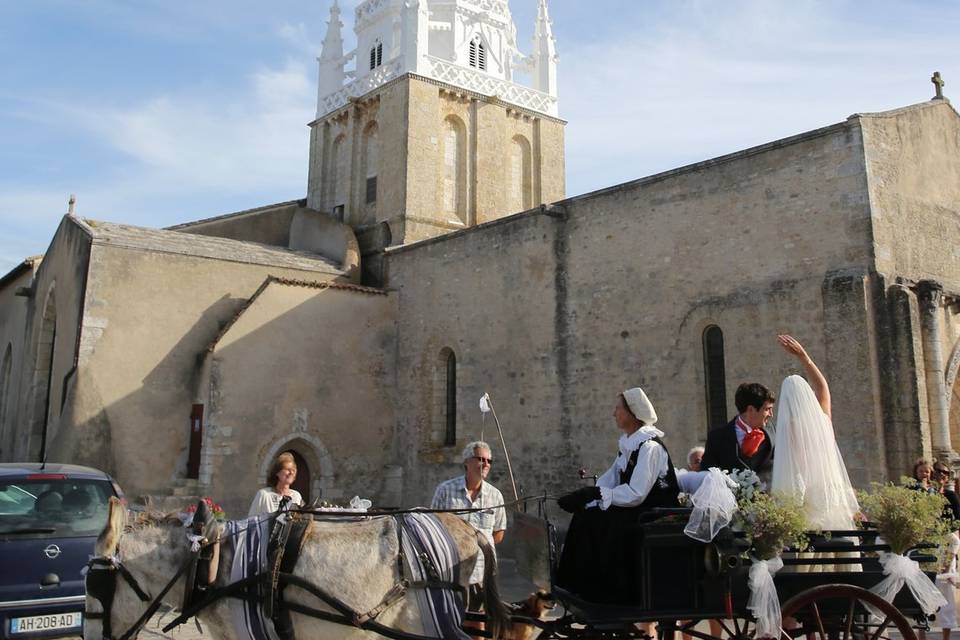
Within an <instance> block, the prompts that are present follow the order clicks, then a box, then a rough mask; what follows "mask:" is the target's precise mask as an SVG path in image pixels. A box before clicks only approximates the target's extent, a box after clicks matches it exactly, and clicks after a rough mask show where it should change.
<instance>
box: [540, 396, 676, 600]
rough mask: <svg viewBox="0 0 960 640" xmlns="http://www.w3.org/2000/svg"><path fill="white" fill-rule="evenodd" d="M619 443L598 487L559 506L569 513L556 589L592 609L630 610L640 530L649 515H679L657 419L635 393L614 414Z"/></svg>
mask: <svg viewBox="0 0 960 640" xmlns="http://www.w3.org/2000/svg"><path fill="white" fill-rule="evenodd" d="M613 417H614V419H615V420H616V422H617V427H618V428H619V429H620V430H621V431H622V432H623V435H621V436H620V442H619V451H618V452H617V457H616V459H615V460H614V462H613V465H611V467H610V468H609V469H608V470H607V471H606V473H604V474H603V475H602V476H600V478H598V479H597V484H596V486H593V487H584V488H582V489H578V490H577V491H574V492H572V493H569V494H567V495H565V496H563V497H562V498H560V499H559V500H558V501H557V502H558V504H559V505H560V508H562V509H563V510H565V511H568V512H570V513H573V514H574V515H573V519H572V520H571V521H570V528H569V530H568V531H567V538H566V540H565V542H564V545H563V552H562V553H561V555H560V566H559V568H558V571H557V584H558V586H560V587H562V588H564V589H566V590H567V591H571V592H573V593H576V594H577V595H579V596H580V597H581V598H583V599H585V600H589V601H593V602H604V603H611V604H613V603H619V604H630V603H631V602H635V601H636V599H637V595H638V585H639V584H640V579H639V578H640V576H639V575H638V572H639V569H640V567H639V565H638V563H637V560H638V558H639V549H638V546H639V545H638V544H637V543H638V538H637V533H638V532H637V529H636V527H635V525H636V523H637V521H638V519H639V517H640V515H641V514H642V513H643V512H645V511H647V510H649V509H652V508H654V507H676V506H678V503H677V494H678V493H679V489H678V487H677V476H676V473H675V472H674V468H673V462H671V460H670V454H669V453H668V452H667V448H666V446H664V444H663V442H662V441H661V440H660V438H661V437H662V436H663V435H664V434H663V432H662V431H660V430H659V429H656V428H654V427H653V425H654V424H655V423H656V422H657V413H656V411H654V408H653V404H651V402H650V400H649V399H648V398H647V395H646V394H645V393H644V392H643V389H641V388H639V387H635V388H633V389H628V390H627V391H624V392H623V393H621V394H620V395H619V396H618V397H617V405H616V408H615V409H614V412H613Z"/></svg>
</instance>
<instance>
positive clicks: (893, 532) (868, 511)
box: [858, 480, 957, 555]
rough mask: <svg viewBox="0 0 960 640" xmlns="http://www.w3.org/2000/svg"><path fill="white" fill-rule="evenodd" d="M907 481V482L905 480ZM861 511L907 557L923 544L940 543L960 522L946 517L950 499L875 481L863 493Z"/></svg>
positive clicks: (898, 552)
mask: <svg viewBox="0 0 960 640" xmlns="http://www.w3.org/2000/svg"><path fill="white" fill-rule="evenodd" d="M901 482H903V480H901ZM858 497H859V500H860V508H861V509H862V510H863V512H864V514H865V515H866V516H867V519H868V520H869V521H870V522H872V523H873V524H875V525H876V527H877V531H878V532H879V533H880V536H881V537H882V538H883V539H884V540H885V541H886V543H887V544H889V545H890V549H891V550H892V551H893V552H894V553H896V554H899V555H903V554H905V553H906V552H907V550H908V549H911V548H913V547H915V546H917V545H918V544H920V543H921V542H940V541H941V540H942V539H943V537H944V536H945V535H946V534H947V533H949V532H950V531H951V530H956V528H957V526H956V525H957V523H956V522H952V521H949V520H944V519H943V518H942V515H943V508H944V506H945V505H946V503H947V501H946V499H945V498H944V497H943V496H942V495H940V494H939V493H928V492H927V491H923V490H918V489H916V488H912V487H910V486H906V483H904V484H899V485H896V484H893V483H892V482H889V483H886V484H882V483H879V482H874V483H873V484H871V489H870V491H869V492H866V491H861V492H859V496H858Z"/></svg>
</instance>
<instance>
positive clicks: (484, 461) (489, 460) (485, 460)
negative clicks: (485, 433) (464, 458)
mask: <svg viewBox="0 0 960 640" xmlns="http://www.w3.org/2000/svg"><path fill="white" fill-rule="evenodd" d="M473 459H474V460H476V461H477V462H479V463H480V464H493V458H484V457H483V456H473Z"/></svg>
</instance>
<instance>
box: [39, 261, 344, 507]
mask: <svg viewBox="0 0 960 640" xmlns="http://www.w3.org/2000/svg"><path fill="white" fill-rule="evenodd" d="M58 256H59V252H58V251H55V250H54V251H51V252H50V253H49V254H48V259H49V257H54V258H55V259H59V257H58ZM46 263H47V261H45V262H44V264H46ZM272 274H275V275H279V276H286V277H291V278H305V279H311V280H323V279H324V278H326V279H333V278H335V277H336V272H334V271H333V270H332V269H331V272H330V273H322V272H315V271H311V272H305V271H300V270H296V269H279V268H274V267H270V266H266V265H257V264H243V263H240V262H231V261H226V260H212V259H205V258H198V257H194V256H189V255H179V254H171V253H164V252H155V251H146V250H139V249H129V248H124V247H115V246H110V245H109V244H94V245H93V251H92V254H91V259H90V270H89V278H88V281H87V295H86V303H85V305H84V313H83V318H82V338H81V340H80V342H79V359H78V369H77V373H76V375H75V376H74V379H75V382H74V384H73V386H72V387H71V389H70V393H69V394H68V396H67V402H66V405H65V408H64V415H63V419H62V420H63V424H64V425H69V426H70V428H69V429H61V430H60V431H59V432H58V434H57V437H56V438H55V439H54V441H53V452H54V453H55V454H56V456H57V458H55V459H62V460H70V461H71V462H76V463H79V464H90V465H92V466H95V467H101V468H104V469H106V470H108V471H110V472H112V473H114V474H115V476H116V477H117V479H118V481H119V482H120V484H121V486H123V487H124V489H125V491H127V493H129V494H131V495H133V496H136V495H138V494H141V493H155V492H157V491H159V490H163V489H164V488H165V487H166V486H167V484H168V483H169V482H170V481H172V480H174V479H175V478H182V477H184V475H185V473H186V455H187V444H188V437H189V428H190V412H191V406H192V404H193V403H194V401H195V389H196V385H197V381H196V376H197V375H198V373H199V367H198V357H199V356H200V355H201V354H202V353H203V352H204V351H205V349H206V347H207V346H208V345H209V344H210V343H211V342H212V341H213V340H214V339H215V338H216V336H217V335H218V332H219V331H220V329H221V327H222V326H223V324H224V323H226V322H228V321H229V320H230V319H231V318H232V317H233V315H234V314H235V313H236V312H237V311H238V310H239V309H240V308H241V307H242V306H243V305H244V304H245V303H246V301H247V300H248V299H249V298H250V296H252V295H253V293H254V292H255V291H256V290H257V288H258V287H259V286H260V285H261V284H262V282H263V281H264V280H265V279H266V278H267V276H269V275H272ZM76 290H77V291H82V288H81V287H79V286H78V287H76ZM80 324H81V323H80V322H77V324H76V325H69V324H66V323H65V324H64V327H65V329H69V328H70V326H80ZM58 336H59V332H58Z"/></svg>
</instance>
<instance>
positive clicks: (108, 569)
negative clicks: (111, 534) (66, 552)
mask: <svg viewBox="0 0 960 640" xmlns="http://www.w3.org/2000/svg"><path fill="white" fill-rule="evenodd" d="M119 578H123V580H124V581H125V582H126V583H127V584H128V585H129V586H130V588H131V589H133V592H134V593H135V594H137V597H138V598H140V601H141V602H150V601H151V600H152V599H153V598H152V597H151V596H150V594H149V593H148V592H147V591H145V590H144V589H143V587H141V586H140V583H139V582H137V579H136V578H134V577H133V574H132V573H130V570H129V569H127V568H126V567H125V566H123V563H122V562H120V559H119V558H116V557H109V558H107V557H100V558H91V559H90V562H88V563H87V595H88V596H89V597H91V598H93V599H95V600H98V601H99V602H100V609H101V611H90V610H89V609H86V608H85V609H84V612H83V615H84V619H89V620H102V621H103V622H102V623H101V624H102V627H103V628H102V634H101V635H102V636H103V640H115V638H114V636H113V629H112V626H111V618H112V614H113V600H114V597H115V596H116V593H117V583H118V581H119ZM145 622H146V620H144V623H145ZM142 627H143V624H142V623H141V624H139V625H134V626H133V627H131V628H130V629H129V630H128V631H127V632H126V633H124V634H123V635H122V636H120V638H119V639H116V640H128V639H129V638H131V637H133V636H134V635H136V634H137V633H138V632H139V631H140V629H141V628H142Z"/></svg>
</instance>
